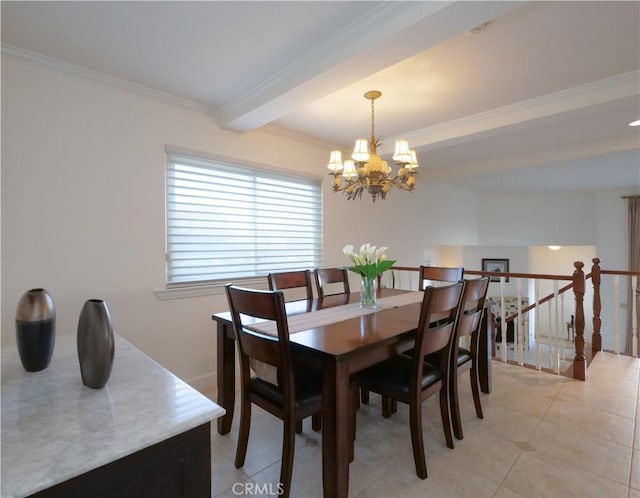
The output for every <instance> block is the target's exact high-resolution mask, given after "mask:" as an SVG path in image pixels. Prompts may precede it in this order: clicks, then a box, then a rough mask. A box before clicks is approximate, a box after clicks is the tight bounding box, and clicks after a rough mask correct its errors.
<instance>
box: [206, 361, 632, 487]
mask: <svg viewBox="0 0 640 498" xmlns="http://www.w3.org/2000/svg"><path fill="white" fill-rule="evenodd" d="M639 377H640V359H637V358H636V359H634V358H629V357H625V356H617V355H614V354H610V353H603V354H599V355H597V356H596V358H595V360H594V362H593V364H592V365H591V366H590V367H589V371H588V380H587V382H579V381H574V380H571V379H567V378H564V377H559V376H555V375H552V374H548V373H544V372H538V371H535V370H530V369H523V368H520V367H517V366H512V365H507V364H504V363H501V362H496V361H494V362H493V392H492V393H491V394H490V395H483V396H482V405H483V410H484V419H483V420H480V419H477V418H476V416H475V411H474V409H473V400H472V398H471V393H470V389H469V381H468V374H467V373H465V374H462V375H461V377H460V390H461V407H462V417H463V424H464V435H465V437H464V439H463V440H462V441H457V442H456V448H455V449H454V450H450V449H448V448H447V447H446V446H445V443H444V437H443V434H442V428H441V424H440V415H439V409H438V405H437V396H434V397H432V398H431V399H429V400H427V401H425V405H424V408H425V410H424V431H425V445H426V453H427V470H428V472H429V477H428V478H427V479H426V480H421V479H419V478H418V477H417V476H416V475H415V470H414V465H413V454H412V451H411V442H410V436H409V427H408V409H407V407H406V406H404V405H399V407H398V412H397V413H396V414H395V415H394V416H393V417H392V418H390V419H383V418H382V416H381V414H380V403H379V397H378V396H377V395H374V394H372V395H371V404H369V405H368V406H363V407H362V408H361V409H360V410H359V412H358V422H357V423H358V428H357V439H356V447H355V461H354V462H353V463H352V464H351V466H350V481H349V495H350V496H353V497H362V498H364V497H384V498H391V497H485V496H486V497H521V496H525V497H553V498H560V497H565V496H567V497H569V496H574V497H597V498H603V497H607V498H608V497H611V498H613V497H621V498H631V497H634V498H640V424H639V422H640V398H639V396H638V390H639ZM236 413H238V412H236ZM236 419H237V417H236ZM281 435H282V432H281V424H280V422H279V421H278V420H277V419H275V418H274V417H272V416H271V415H269V414H267V413H266V412H264V411H262V410H261V409H259V408H256V407H254V409H253V418H252V425H251V435H250V438H249V449H248V453H247V459H246V464H245V466H244V467H243V468H241V469H236V468H235V466H234V465H233V458H234V455H235V447H236V438H237V425H236V423H235V421H234V425H233V428H232V430H231V433H230V434H227V435H225V436H220V435H219V434H217V432H215V429H214V432H213V434H212V455H213V457H212V476H213V477H212V496H213V497H235V496H249V495H250V493H245V491H254V492H255V491H256V490H259V491H260V490H261V491H267V493H266V494H265V493H262V494H259V495H260V496H267V495H269V493H268V491H269V490H270V489H271V490H272V491H273V490H275V489H276V485H277V484H276V483H277V480H278V477H279V473H280V460H279V458H280V452H281ZM321 462H322V459H321V434H317V433H315V432H313V431H312V430H311V421H310V420H305V423H304V430H303V433H302V434H301V435H299V436H297V439H296V454H295V463H294V469H293V483H292V493H291V494H292V496H294V497H304V498H307V497H309V498H310V497H321V496H322V471H321ZM247 484H249V486H247ZM251 485H257V487H253V488H251V487H250V486H251ZM253 496H255V495H253Z"/></svg>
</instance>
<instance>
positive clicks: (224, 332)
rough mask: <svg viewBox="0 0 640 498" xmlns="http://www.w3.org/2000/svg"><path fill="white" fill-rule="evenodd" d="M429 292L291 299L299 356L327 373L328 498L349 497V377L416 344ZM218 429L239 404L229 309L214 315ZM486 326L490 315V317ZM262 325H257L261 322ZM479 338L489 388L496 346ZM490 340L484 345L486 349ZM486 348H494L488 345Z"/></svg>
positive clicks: (289, 308)
mask: <svg viewBox="0 0 640 498" xmlns="http://www.w3.org/2000/svg"><path fill="white" fill-rule="evenodd" d="M422 296H423V293H422V292H420V291H404V290H399V289H389V288H381V289H378V290H377V298H378V306H377V308H375V309H366V308H361V307H360V305H359V302H360V296H359V293H351V294H339V295H333V296H325V297H324V298H322V299H319V298H316V299H310V300H299V301H291V302H288V303H286V304H285V307H286V312H287V320H288V322H289V323H288V324H289V331H290V336H289V337H290V345H291V348H292V351H293V355H294V359H295V360H294V361H296V362H300V363H304V364H305V365H307V366H309V367H311V368H314V369H317V370H319V371H321V372H322V379H323V380H322V382H323V388H322V474H323V479H322V482H323V491H324V496H325V497H332V498H333V497H347V495H348V488H349V462H350V455H351V444H352V441H351V438H350V437H349V434H350V413H349V410H350V409H351V407H352V403H351V402H350V396H351V392H352V391H351V386H350V377H351V375H352V374H354V373H356V372H359V371H361V370H363V369H365V368H367V367H369V366H371V365H374V364H376V363H379V362H381V361H384V360H386V359H388V358H391V357H392V356H394V355H396V354H400V353H402V352H405V351H407V350H409V349H411V348H412V347H413V346H414V339H415V332H416V327H417V325H418V319H419V315H420V307H421V304H422ZM212 319H213V320H214V321H215V322H216V325H217V348H218V349H217V384H218V400H217V402H218V404H219V405H220V406H221V407H223V408H224V409H225V410H226V413H225V415H224V416H222V417H220V418H219V419H218V421H217V424H218V425H217V429H218V433H219V434H226V433H228V432H229V431H230V430H231V423H232V421H233V408H234V403H235V389H236V385H235V370H236V368H235V365H236V363H235V356H236V355H235V335H234V332H233V325H232V322H231V314H230V313H229V312H228V311H225V312H221V313H215V314H214V315H213V316H212ZM484 322H485V324H486V320H484ZM255 328H256V329H257V330H260V328H259V325H258V324H257V325H256V327H255ZM482 328H483V329H484V330H483V331H482V332H483V335H484V337H482V336H481V353H482V350H484V353H482V354H483V355H484V358H481V361H480V370H481V372H480V378H481V381H480V384H481V388H482V390H483V392H490V390H491V369H490V361H491V356H490V355H491V347H490V340H488V339H487V335H488V334H487V327H486V325H485V326H484V327H482ZM482 344H484V347H482ZM485 348H488V351H487V350H486V349H485Z"/></svg>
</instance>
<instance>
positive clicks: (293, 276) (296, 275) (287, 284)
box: [269, 270, 313, 299]
mask: <svg viewBox="0 0 640 498" xmlns="http://www.w3.org/2000/svg"><path fill="white" fill-rule="evenodd" d="M300 288H304V290H305V292H306V299H313V287H312V285H311V272H310V271H309V270H299V271H286V272H281V273H269V289H271V290H272V291H275V290H285V289H300ZM297 299H300V297H297Z"/></svg>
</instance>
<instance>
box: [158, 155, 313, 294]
mask: <svg viewBox="0 0 640 498" xmlns="http://www.w3.org/2000/svg"><path fill="white" fill-rule="evenodd" d="M166 218H167V286H172V285H187V284H196V283H198V284H201V283H205V282H209V281H217V280H226V281H230V280H232V279H233V280H236V279H240V278H251V277H257V276H264V275H267V274H268V273H270V272H277V271H286V270H299V269H308V268H314V267H317V266H320V264H321V261H322V191H321V182H320V180H316V179H310V178H301V177H295V176H289V175H286V174H282V173H277V172H269V171H266V170H262V169H259V168H254V167H250V166H243V165H237V164H230V163H225V162H222V161H214V160H210V159H202V158H197V157H190V156H187V155H180V154H174V153H168V155H167V213H166Z"/></svg>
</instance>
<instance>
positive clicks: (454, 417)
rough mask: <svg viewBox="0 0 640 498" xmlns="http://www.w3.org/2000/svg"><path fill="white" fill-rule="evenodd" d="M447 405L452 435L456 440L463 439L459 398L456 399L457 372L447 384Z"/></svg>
mask: <svg viewBox="0 0 640 498" xmlns="http://www.w3.org/2000/svg"><path fill="white" fill-rule="evenodd" d="M449 403H450V407H449V410H450V413H451V423H452V425H453V434H454V436H455V437H456V439H463V438H464V434H463V432H462V420H461V419H460V398H459V397H458V372H457V371H456V372H454V374H453V376H452V378H451V381H450V382H449Z"/></svg>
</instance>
